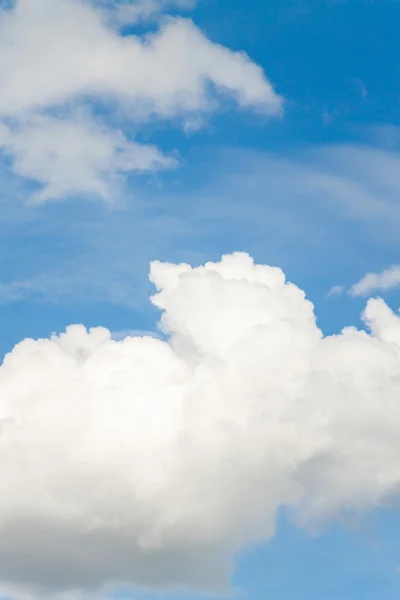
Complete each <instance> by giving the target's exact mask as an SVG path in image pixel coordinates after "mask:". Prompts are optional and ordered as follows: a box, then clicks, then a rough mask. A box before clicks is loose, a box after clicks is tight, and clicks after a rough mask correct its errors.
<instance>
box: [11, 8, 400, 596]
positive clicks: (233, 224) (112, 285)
mask: <svg viewBox="0 0 400 600" xmlns="http://www.w3.org/2000/svg"><path fill="white" fill-rule="evenodd" d="M65 1H66V0H65ZM71 1H72V0H71ZM24 2H25V4H26V5H28V4H29V2H28V0H24ZM2 4H4V5H6V4H7V3H2ZM17 4H18V3H17ZM20 4H21V5H22V2H21V3H20ZM94 4H96V3H94ZM97 4H98V5H101V3H100V2H98V3H97ZM105 4H106V5H107V9H106V10H108V11H109V13H110V14H113V12H114V11H115V10H116V9H117V4H114V3H113V2H109V3H105ZM178 4H179V3H178ZM43 7H44V8H43V11H44V12H43V15H42V17H40V18H43V27H44V28H46V27H49V28H50V27H51V26H52V23H53V21H51V20H50V19H49V21H48V22H47V21H46V19H47V17H46V14H45V11H46V3H45V2H43ZM92 8H93V7H92ZM103 8H104V7H103ZM14 9H15V7H14V8H13V7H11V8H10V9H8V10H9V11H11V12H12V11H13V10H14ZM97 9H98V6H97ZM60 10H61V9H60ZM93 10H95V9H94V8H93ZM4 11H5V12H4V14H3V16H2V17H1V18H2V19H3V21H4V23H5V24H3V25H2V29H1V32H2V35H5V33H4V32H6V31H7V27H9V28H10V29H9V31H11V30H12V26H11V25H10V24H9V23H7V22H6V17H5V16H4V15H8V14H10V13H9V12H7V11H6V9H4ZM169 13H170V14H173V15H176V14H179V15H182V16H183V18H185V19H186V18H191V19H192V20H193V22H194V23H195V25H196V26H197V27H199V28H200V30H201V31H202V32H203V34H204V36H205V37H206V38H207V39H208V40H210V41H211V42H213V43H215V44H220V45H221V46H223V47H225V48H227V49H229V50H233V51H244V52H245V53H246V54H247V56H248V57H249V61H253V62H254V63H255V64H257V65H259V66H260V67H261V69H262V70H263V72H264V73H265V77H266V78H267V80H268V81H269V82H270V83H271V84H272V85H273V88H274V90H275V92H276V94H279V96H281V97H282V98H283V111H282V114H271V113H273V112H274V110H273V109H271V108H270V107H271V106H273V102H275V100H268V107H269V108H268V109H265V106H264V107H263V108H260V106H257V105H256V104H254V102H253V100H248V101H247V100H246V102H244V103H243V106H240V101H238V96H240V93H243V90H242V87H243V89H250V88H251V86H252V85H253V80H250V79H249V81H248V82H247V80H246V81H243V85H242V84H241V83H240V86H239V87H240V89H239V91H238V90H234V91H233V92H232V93H231V94H230V96H229V97H222V99H220V100H219V104H218V105H216V106H215V108H213V110H209V109H207V110H205V111H202V110H200V109H195V110H193V111H188V113H185V111H184V110H183V109H182V110H181V109H180V108H179V109H177V110H176V111H175V112H173V111H172V112H173V114H172V113H171V114H169V113H168V110H167V109H165V111H166V112H165V114H164V113H163V116H162V118H161V117H159V115H157V116H154V115H153V114H151V115H150V117H149V118H146V119H143V120H141V119H139V118H136V116H135V118H132V116H131V115H132V113H133V112H134V111H137V110H139V108H138V106H136V105H134V107H133V105H130V104H129V103H128V104H127V105H125V104H124V103H123V102H122V101H121V102H120V100H119V96H118V97H117V96H116V98H117V99H115V98H111V96H110V95H109V96H108V95H107V92H104V93H100V94H97V95H96V94H95V93H93V94H91V93H89V94H87V95H86V96H85V93H83V94H82V93H81V92H79V90H78V92H77V95H76V97H75V96H73V95H72V96H69V95H68V91H67V92H65V98H64V97H63V101H62V102H60V103H59V104H58V105H54V104H52V97H51V93H53V92H49V94H50V97H51V101H47V100H46V102H47V104H46V102H45V101H43V106H41V107H40V111H39V109H37V104H35V102H39V101H37V100H35V99H33V100H32V103H31V104H29V106H28V104H27V108H21V109H19V112H15V113H13V111H12V110H11V109H9V108H7V109H6V108H4V107H2V106H1V105H0V117H1V123H2V124H3V125H4V126H5V127H8V128H9V130H7V132H5V133H4V132H2V131H0V146H1V147H2V154H1V163H0V173H1V177H2V186H1V191H0V202H1V204H0V206H1V217H0V310H1V325H2V335H1V338H0V351H1V354H2V355H4V354H5V353H6V352H9V351H11V349H12V348H13V347H14V345H15V344H17V343H18V342H20V341H21V340H23V339H24V338H29V337H32V338H35V339H36V338H39V337H48V336H49V335H50V334H51V333H52V332H62V331H63V330H64V329H65V327H66V326H68V325H69V324H71V323H83V324H84V325H85V326H87V327H95V326H103V327H106V328H108V329H110V331H112V332H128V331H135V332H137V331H147V332H148V331H150V332H155V331H157V321H158V319H159V311H158V310H156V308H155V307H154V306H152V305H151V304H150V303H149V300H148V298H149V295H151V294H152V293H153V286H152V284H151V283H150V282H149V280H148V270H149V262H150V261H152V260H161V261H168V262H173V263H180V262H187V263H190V264H192V265H194V266H197V265H200V264H203V263H204V262H206V261H209V260H213V261H214V260H219V258H220V257H221V255H222V254H226V253H231V252H234V251H244V252H248V253H249V254H251V255H252V256H253V257H254V259H255V261H256V262H258V263H262V264H268V265H276V266H279V267H281V268H282V269H283V270H284V272H285V273H286V276H287V278H288V279H289V280H290V281H292V282H294V283H295V284H296V285H298V286H299V287H300V288H301V289H303V290H305V292H306V295H307V297H308V298H309V299H311V301H312V302H313V303H314V305H315V313H316V315H317V323H318V325H319V327H321V328H322V330H323V332H324V333H325V334H327V335H331V334H334V333H339V332H340V331H341V329H342V328H343V327H345V326H348V325H354V326H356V327H363V324H362V323H361V321H360V318H359V317H360V313H361V312H362V311H363V309H364V306H365V302H366V298H365V297H358V296H356V297H354V296H352V295H351V294H348V293H347V290H349V289H350V288H351V286H353V285H354V284H355V283H356V282H358V281H360V280H361V279H362V278H363V277H364V276H365V274H367V273H371V272H372V273H376V274H379V273H381V272H382V271H384V270H385V269H387V268H389V267H391V266H393V265H396V264H397V263H398V262H399V263H400V261H399V258H398V256H399V250H400V242H399V236H398V231H399V227H400V209H399V199H398V194H399V190H400V109H399V106H400V79H399V75H398V70H399V69H398V64H397V62H398V61H397V56H398V54H399V51H400V41H399V39H398V22H399V19H400V5H399V3H398V2H397V1H396V0H380V1H379V2H378V1H377V0H376V1H375V0H297V1H295V0H281V1H280V2H277V1H274V0H270V1H265V0H253V1H252V2H251V3H247V4H246V3H244V2H242V1H239V0H198V2H197V3H196V5H194V3H193V7H192V8H191V9H189V8H187V9H186V8H183V7H182V6H181V7H179V6H178V7H176V6H175V7H170V10H169ZM38 14H39V13H38ZM60 14H61V13H60ZM54 18H55V19H57V18H58V17H57V15H56V16H55V17H54ZM21 19H22V17H21ZM39 20H40V19H39V17H38V21H39ZM26 22H27V25H26V24H24V27H22V26H21V32H22V33H21V34H20V35H21V36H22V38H23V37H24V36H25V37H28V36H29V31H30V21H29V19H28V20H27V21H26ZM24 23H25V22H24ZM48 23H49V24H50V25H49V24H48ZM34 26H36V25H32V27H34ZM41 26H42V25H40V27H41ZM159 26H160V25H159V21H158V17H157V18H156V17H154V19H153V20H151V21H150V22H148V21H144V22H139V23H138V22H136V21H135V22H133V23H130V22H129V23H125V24H124V25H123V27H122V28H121V29H120V30H119V33H118V35H120V36H122V38H126V39H127V38H129V37H130V36H134V35H139V36H140V35H142V34H143V32H147V31H158V28H159ZM38 27H39V26H38ZM41 31H42V30H41ZM43 31H47V29H43ZM82 35H83V36H85V28H84V25H82ZM50 37H51V30H49V39H50ZM22 38H21V39H22ZM89 38H90V36H89V34H88V39H89ZM21 39H20V38H18V40H19V41H18V40H17V41H18V43H20V44H21V48H22V50H21V56H22V55H23V51H24V45H23V41H22V42H21ZM90 39H91V38H90ZM50 43H51V42H49V44H50ZM93 43H94V42H93ZM2 48H3V49H2ZM6 50H7V48H6V45H3V46H1V42H0V54H1V52H3V53H4V56H6V60H3V61H0V62H1V64H0V72H1V73H2V77H3V78H4V81H6V83H4V84H1V80H2V78H1V77H0V96H1V95H2V92H1V87H2V85H4V86H6V84H7V81H8V80H6V77H10V78H11V75H9V73H8V70H7V69H8V68H9V69H11V67H9V66H7V61H8V60H9V55H8V54H6ZM67 51H68V52H70V53H72V54H73V53H74V44H73V42H72V43H71V46H70V48H69V49H68V48H67ZM197 51H199V52H200V51H203V50H197ZM7 52H8V50H7ZM194 52H196V50H195V51H194ZM204 52H205V50H204ZM171 56H172V58H171V61H174V60H180V56H181V55H180V54H179V53H178V54H177V55H176V56H175V55H174V54H172V55H171ZM10 60H11V59H10ZM102 60H106V59H105V57H104V56H102ZM3 63H4V64H3ZM19 64H22V67H21V71H20V73H19V77H20V79H21V81H22V83H24V80H26V89H28V90H29V88H30V86H31V87H32V86H33V87H34V86H35V85H36V84H35V82H33V83H32V81H31V79H30V77H31V75H30V74H29V73H28V72H26V73H25V72H24V70H23V68H24V64H25V63H24V62H23V60H22V59H21V63H19V62H18V61H15V62H12V60H11V66H12V68H13V69H16V68H17V67H18V65H19ZM46 64H47V63H46ZM15 65H16V66H15ZM32 68H33V70H35V65H33V66H32ZM41 68H42V67H41ZM43 68H44V69H45V68H46V65H45V66H44V67H43ZM171 70H173V67H171ZM59 72H60V77H61V78H62V77H63V63H61V66H60V67H59ZM246 73H247V71H246ZM50 76H51V75H49V77H50ZM240 76H242V75H240ZM248 76H249V78H250V74H249V75H248ZM68 77H69V75H68V74H65V78H66V79H67V78H68ZM154 77H156V76H154ZM243 77H247V74H245V71H243ZM254 77H255V76H254ZM12 85H14V84H12ZM12 85H11V84H10V89H12V90H14V88H13V87H12ZM213 85H214V84H213ZM216 85H217V84H216ZM257 85H258V84H257ZM254 86H255V87H256V82H255V80H254ZM217 87H218V85H217ZM6 92H7V93H8V92H9V90H8V89H7V90H6ZM13 93H14V92H13ZM57 93H58V92H57ZM118 93H119V92H118ZM124 93H125V92H124ZM54 94H55V92H54ZM27 96H29V93H28V92H27ZM82 96H83V97H82ZM21 97H22V96H21ZM212 97H213V98H214V96H212ZM10 98H11V100H10V101H9V102H10V106H11V105H12V104H13V102H16V100H15V99H14V100H13V98H14V96H12V94H11V92H10ZM39 104H40V102H39ZM21 106H23V102H22V101H21ZM158 110H159V112H162V110H164V108H163V109H158ZM35 111H36V112H35ZM38 111H39V112H38ZM275 112H277V113H279V111H275ZM65 114H67V115H68V119H71V120H72V121H74V123H77V124H78V126H79V127H80V126H81V125H82V124H83V123H85V124H86V118H88V119H89V117H88V115H90V119H92V118H94V119H96V123H101V124H102V125H101V127H105V128H107V134H104V135H107V136H108V135H109V134H108V131H111V129H112V128H116V129H118V131H120V132H122V134H123V135H124V136H125V141H124V143H125V142H126V143H128V144H130V143H132V142H133V140H135V141H136V142H138V143H140V144H141V145H142V146H144V145H151V147H152V148H153V149H154V148H156V149H158V150H159V151H160V152H162V153H163V156H165V157H168V158H167V159H166V160H171V161H175V160H176V161H177V164H176V165H172V163H171V165H169V166H165V168H164V167H162V166H161V167H160V168H158V167H157V164H156V162H157V160H160V161H161V160H164V159H163V158H154V157H153V158H152V159H151V161H154V164H153V162H152V163H151V167H149V169H147V168H146V169H144V172H143V173H138V172H137V170H138V169H136V168H135V169H134V168H132V169H131V168H124V167H115V172H112V173H111V171H110V173H107V174H106V177H107V182H106V184H105V185H107V186H108V185H109V183H110V186H112V193H111V195H110V198H111V199H110V198H105V197H103V198H102V197H101V196H102V194H101V193H99V194H97V193H96V191H93V190H94V189H95V188H94V187H93V186H92V187H90V188H88V187H85V185H86V184H84V183H82V181H83V177H84V176H85V173H86V171H85V172H83V175H82V177H81V179H80V180H79V184H78V183H77V184H76V186H75V188H74V187H73V186H72V187H71V188H68V185H67V184H65V180H64V178H63V177H64V175H63V169H64V166H63V162H62V161H63V159H65V156H66V155H65V154H63V152H62V151H60V150H59V148H58V147H56V148H52V147H51V148H50V150H49V154H48V155H47V154H46V153H44V154H43V156H45V158H46V156H50V155H51V152H53V153H55V154H54V155H56V159H55V161H56V162H54V163H51V162H50V163H49V164H47V163H45V160H44V162H43V164H42V163H40V157H41V156H42V155H41V154H40V152H41V148H42V145H41V144H42V142H41V138H40V139H39V142H37V139H36V138H35V135H34V133H32V131H38V130H39V129H37V130H36V129H35V128H36V127H38V128H39V127H43V131H44V130H45V129H46V127H47V124H46V123H45V124H44V125H43V122H42V121H40V119H47V118H49V119H54V120H55V122H58V121H62V119H63V115H65ZM71 115H72V116H71ZM135 115H136V113H135ZM38 119H39V121H38ZM185 119H187V121H185ZM72 121H71V122H72ZM184 121H185V123H186V124H185V123H184ZM38 123H39V125H38ZM3 125H2V126H3ZM53 125H54V123H53V122H52V123H51V124H50V125H49V129H46V131H48V133H49V135H50V136H53V138H52V139H55V138H57V136H58V133H57V131H58V130H56V129H54V130H53V129H51V127H53ZM96 127H97V125H96ZM41 131H42V130H41ZM90 131H92V130H90ZM93 131H94V129H93ZM104 131H105V130H104ZM21 132H22V133H21ZM96 132H97V129H96ZM64 135H65V136H66V135H67V132H66V130H62V131H61V133H60V138H59V139H58V143H59V145H60V146H63V142H62V140H63V139H64ZM9 136H11V138H10V137H9ZM18 136H20V137H18ZM99 136H100V133H99ZM110 136H111V134H110ZM10 139H11V141H10ZM72 139H73V138H72ZM99 139H100V138H99ZM107 139H108V138H107ZM110 139H111V137H110ZM14 140H17V142H14ZM19 140H20V141H19ZM79 143H80V142H79V141H78V142H76V144H79ZM85 143H86V142H85ZM115 143H116V144H117V142H115ZM118 143H119V142H118ZM18 144H20V145H18ZM29 144H31V146H29ZM35 144H36V145H35ZM96 144H97V142H96V139H95V140H94V146H93V148H95V147H96ZM122 145H123V144H122ZM73 147H75V146H73ZM82 147H83V141H82ZM87 148H89V149H90V151H91V149H92V146H87ZM124 148H125V147H124ZM57 152H60V156H58V154H57ZM118 152H121V153H123V152H125V150H124V149H123V150H118ZM84 153H85V150H83V154H82V157H83V158H84ZM38 156H39V159H37V161H36V158H37V157H38ZM115 156H117V154H116V155H115ZM118 156H119V155H118ZM35 157H36V158H35ZM83 158H82V160H81V159H79V158H78V159H77V161H78V162H73V163H72V165H73V166H74V165H75V166H76V165H79V164H80V161H81V163H82V162H83ZM67 159H68V156H67ZM114 159H115V160H119V159H118V158H115V157H114V158H113V160H114ZM49 160H50V159H49ZM93 160H94V159H93ZM110 160H111V159H110ZM123 160H128V159H127V158H126V157H125V158H123ZM143 160H145V159H143ZM149 160H150V159H149ZM39 163H40V164H39ZM91 164H93V163H91ZM49 165H50V166H49ZM154 165H155V166H154ZM69 168H70V166H68V165H67V170H66V171H65V173H66V175H65V178H66V180H68V178H70V175H69V172H68V169H69ZM88 168H89V167H88ZM55 170H57V173H58V172H60V173H61V175H60V177H59V178H58V179H57V181H56V184H55V185H56V187H57V185H58V184H59V183H60V181H61V184H60V185H61V186H64V187H62V189H61V192H58V191H56V192H55V193H53V192H54V190H53V192H51V193H50V195H49V197H43V198H41V199H40V198H39V200H38V198H37V192H38V190H42V189H43V188H44V187H45V186H47V185H52V183H51V182H52V181H53V179H52V177H53V175H52V173H54V171H55ZM49 171H51V173H49ZM88 172H89V171H88ZM89 175H90V173H89ZM108 180H109V181H108ZM49 182H50V184H49ZM93 185H94V184H93ZM96 185H97V184H96ZM88 189H89V193H87V190H88ZM65 190H66V191H65ZM35 194H36V196H35ZM52 194H53V195H52ZM333 286H343V291H342V293H339V294H333V295H329V291H330V290H331V288H333ZM387 288H390V289H384V288H383V287H381V288H379V284H377V286H376V288H375V289H373V290H371V293H372V294H375V293H377V294H378V295H383V297H384V299H385V301H386V302H387V304H388V305H389V306H390V307H391V308H392V309H393V310H395V311H396V310H397V308H398V306H399V301H400V294H399V289H398V288H397V287H396V285H395V284H393V285H389V286H387ZM367 295H369V294H368V293H367ZM399 532H400V522H399V517H398V514H396V510H394V511H390V510H386V509H385V510H383V509H380V508H378V509H377V510H375V511H367V514H366V515H365V514H362V515H361V516H360V515H358V516H356V517H352V518H351V519H350V520H349V522H348V521H346V520H345V521H344V522H342V520H341V519H338V522H336V521H335V520H334V523H333V524H332V523H330V524H327V525H324V526H322V527H321V529H320V530H319V531H318V532H317V533H315V532H314V533H313V532H310V531H308V530H307V529H306V530H304V529H303V528H301V527H300V526H297V525H296V524H294V523H292V522H291V521H290V519H288V518H285V517H282V518H279V522H278V526H277V532H276V535H275V536H273V537H272V539H271V540H270V541H269V542H268V543H266V544H261V545H260V546H257V545H255V546H254V547H252V546H251V547H250V548H249V549H246V550H243V552H241V553H239V555H238V556H237V557H236V559H235V561H236V570H235V572H234V574H233V576H232V583H233V592H232V594H233V595H234V596H235V597H240V598H243V599H249V600H258V599H261V598H271V600H292V599H293V600H294V599H298V598H304V599H307V600H314V599H315V600H316V599H317V598H318V599H319V598H321V597H323V598H324V599H325V600H329V599H330V598H332V599H333V598H341V599H343V600H345V599H346V600H347V599H350V598H351V599H356V598H362V599H365V600H378V599H379V600H391V599H392V598H393V599H394V598H395V597H396V598H397V597H398V594H399V592H400V575H399V572H398V569H399V568H400V546H399V543H398V538H399ZM160 593H161V597H164V595H165V597H166V598H167V597H168V598H169V597H170V595H169V592H168V591H167V590H163V591H162V592H160ZM135 594H136V593H135V592H128V595H129V597H136V596H137V594H136V595H135ZM149 594H150V595H152V592H149ZM145 596H146V598H147V597H148V595H147V592H146V594H145ZM196 597H197V596H196ZM204 597H207V596H204Z"/></svg>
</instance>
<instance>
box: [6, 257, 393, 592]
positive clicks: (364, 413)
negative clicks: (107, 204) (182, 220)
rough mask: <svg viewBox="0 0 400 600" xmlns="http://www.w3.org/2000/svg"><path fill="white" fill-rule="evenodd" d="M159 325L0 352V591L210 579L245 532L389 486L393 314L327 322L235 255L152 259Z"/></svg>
mask: <svg viewBox="0 0 400 600" xmlns="http://www.w3.org/2000/svg"><path fill="white" fill-rule="evenodd" d="M150 278H151V280H152V282H153V283H154V285H155V286H156V288H157V293H156V295H155V296H153V298H152V302H153V304H154V305H155V306H157V307H158V308H159V309H160V310H161V311H162V318H161V327H162V329H163V331H164V332H165V334H167V335H168V341H163V340H159V339H155V338H152V337H125V338H124V339H123V340H121V341H116V340H114V339H112V336H111V334H110V332H109V331H107V330H106V329H103V328H101V327H99V328H95V329H92V330H89V331H87V330H86V329H85V328H84V327H83V326H81V325H75V326H71V327H69V328H67V330H66V332H65V333H63V334H61V335H59V336H56V335H54V336H53V337H52V338H51V339H41V340H36V341H34V340H30V339H26V340H24V341H23V342H21V343H20V344H18V345H17V346H16V347H15V348H14V349H13V350H12V352H11V353H10V354H8V355H7V356H6V357H5V360H4V363H3V365H2V366H1V368H0V423H1V427H0V445H1V452H0V497H1V503H0V523H1V536H0V581H1V582H2V585H1V587H0V595H1V594H2V593H6V592H9V590H20V593H21V594H22V595H24V594H25V596H26V597H32V595H33V596H35V595H36V597H41V598H43V597H46V596H50V597H51V596H53V597H56V596H57V594H60V593H72V592H73V591H75V592H76V593H85V592H87V593H92V592H98V591H99V590H100V589H109V588H110V586H112V585H117V584H121V583H123V584H124V585H125V586H126V585H134V584H143V585H188V586H198V587H203V588H209V589H211V588H212V589H223V587H224V585H226V583H227V581H228V578H229V573H230V570H231V567H232V559H233V556H234V554H235V552H237V551H238V550H239V549H240V548H242V547H243V546H246V545H249V544H254V543H257V542H262V541H264V540H267V539H269V538H270V537H271V536H272V535H273V533H274V527H275V525H274V522H275V515H276V511H277V510H278V509H280V508H283V507H290V509H291V511H292V512H293V514H294V515H295V516H296V518H297V520H298V521H299V523H305V524H307V523H309V522H310V521H311V522H315V521H316V520H317V521H324V520H325V519H331V518H335V517H336V516H338V515H340V513H341V512H342V511H360V510H368V509H372V508H374V507H376V506H381V505H385V503H388V502H390V501H392V500H393V497H395V496H396V495H397V493H398V489H399V484H400V467H399V460H398V457H399V452H400V446H399V427H398V423H399V416H400V415H399V406H398V397H399V392H400V388H399V381H400V319H399V317H398V316H396V315H395V314H394V313H393V312H392V311H391V310H390V309H389V308H388V306H387V305H386V304H385V303H384V302H383V301H382V300H369V301H368V303H367V307H366V309H365V313H364V315H363V319H364V321H365V324H366V326H367V327H368V329H369V333H367V332H366V331H358V330H356V329H355V328H348V329H345V330H344V331H342V332H341V333H340V334H338V335H335V336H331V337H324V336H323V335H322V333H321V331H320V330H319V329H318V327H317V326H316V321H315V315H314V311H313V306H312V304H311V303H310V302H309V301H308V300H307V299H306V298H305V295H304V293H303V292H302V291H301V290H300V289H299V288H297V287H296V286H295V285H293V284H291V283H287V282H286V281H285V276H284V274H283V272H282V271H281V270H280V269H278V268H274V267H269V266H265V265H255V264H254V263H253V261H252V259H251V258H250V257H249V256H248V255H246V254H234V255H231V256H224V257H223V259H222V260H221V262H219V263H207V264H206V265H204V266H201V267H198V268H191V267H190V266H189V265H186V264H181V265H174V264H164V263H159V262H155V263H153V264H152V266H151V273H150Z"/></svg>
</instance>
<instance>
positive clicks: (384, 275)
mask: <svg viewBox="0 0 400 600" xmlns="http://www.w3.org/2000/svg"><path fill="white" fill-rule="evenodd" d="M399 285H400V267H399V266H397V265H393V266H392V267H389V268H388V269H384V270H383V271H382V272H381V273H367V274H366V275H364V277H362V278H361V279H360V281H358V282H357V283H355V284H354V285H353V286H352V287H351V288H350V290H349V293H350V294H351V295H352V296H368V295H369V294H371V293H374V292H386V291H388V290H391V289H392V288H394V287H398V286H399Z"/></svg>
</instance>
